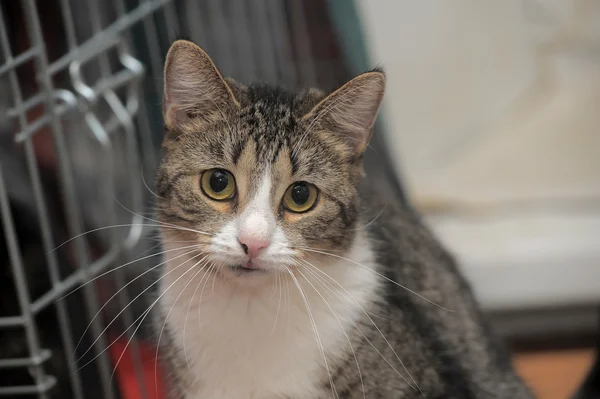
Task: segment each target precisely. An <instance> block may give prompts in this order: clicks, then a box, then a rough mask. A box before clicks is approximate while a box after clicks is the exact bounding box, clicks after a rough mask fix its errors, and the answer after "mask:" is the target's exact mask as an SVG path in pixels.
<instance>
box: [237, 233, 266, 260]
mask: <svg viewBox="0 0 600 399" xmlns="http://www.w3.org/2000/svg"><path fill="white" fill-rule="evenodd" d="M239 241H240V244H241V245H242V249H243V250H244V252H245V253H247V254H248V255H250V257H251V258H256V257H257V256H258V253H259V252H260V250H261V249H263V248H266V247H268V246H269V244H270V242H269V240H265V239H261V238H248V237H240V238H239Z"/></svg>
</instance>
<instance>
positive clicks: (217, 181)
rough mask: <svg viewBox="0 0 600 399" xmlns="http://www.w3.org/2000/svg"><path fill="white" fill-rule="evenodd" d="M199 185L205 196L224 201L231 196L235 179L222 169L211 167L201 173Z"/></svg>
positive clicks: (233, 191) (233, 192)
mask: <svg viewBox="0 0 600 399" xmlns="http://www.w3.org/2000/svg"><path fill="white" fill-rule="evenodd" d="M200 187H201V188H202V192H203V193H204V194H205V195H206V196H207V197H209V198H212V199H214V200H216V201H224V200H226V199H230V198H233V196H234V194H235V179H234V178H233V175H232V174H231V173H229V172H228V171H226V170H224V169H211V170H207V171H205V172H204V173H202V177H201V179H200Z"/></svg>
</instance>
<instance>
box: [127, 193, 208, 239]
mask: <svg viewBox="0 0 600 399" xmlns="http://www.w3.org/2000/svg"><path fill="white" fill-rule="evenodd" d="M115 201H116V202H117V204H119V205H120V206H121V207H122V208H123V209H125V210H126V211H127V212H129V213H131V214H132V215H134V216H137V217H140V218H142V219H144V220H148V221H150V222H153V223H157V224H160V225H163V226H169V227H175V228H178V229H180V230H181V229H184V230H188V231H191V232H194V233H196V234H203V235H208V236H213V234H210V233H207V232H205V231H199V230H194V229H190V228H187V227H182V226H178V225H176V224H173V223H167V222H161V221H160V220H156V219H152V218H149V217H147V216H144V215H140V214H137V213H135V212H133V211H132V210H131V209H128V208H127V207H126V206H125V205H123V204H122V203H120V202H119V200H117V199H116V198H115Z"/></svg>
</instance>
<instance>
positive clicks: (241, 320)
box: [161, 234, 377, 398]
mask: <svg viewBox="0 0 600 399" xmlns="http://www.w3.org/2000/svg"><path fill="white" fill-rule="evenodd" d="M321 258H326V259H328V258H331V259H330V260H331V261H330V262H329V263H327V264H320V265H316V264H313V266H314V267H311V266H308V264H307V265H306V267H305V268H298V269H296V270H295V271H294V272H293V276H294V277H292V276H290V275H289V274H287V273H281V274H280V275H279V276H278V277H274V278H273V279H272V281H271V282H270V283H269V284H264V285H261V286H252V287H244V286H240V285H237V284H235V283H232V282H231V281H227V280H225V279H223V278H222V277H219V276H215V275H214V274H213V273H211V272H210V271H201V272H199V273H197V274H196V275H193V274H192V273H188V274H189V277H186V274H184V273H186V272H185V270H181V271H178V270H176V268H177V266H178V265H179V264H180V263H181V260H180V259H177V260H174V259H172V260H170V261H169V262H170V263H169V265H168V266H169V267H168V268H167V270H168V271H171V272H170V273H169V272H168V271H167V273H168V274H166V275H165V276H164V277H163V281H161V287H162V288H161V294H162V295H163V297H162V299H161V311H162V313H163V316H164V319H163V320H165V323H166V325H167V326H168V331H169V334H171V335H173V336H172V337H171V338H172V339H171V340H170V341H171V342H174V345H175V346H176V348H173V349H174V350H175V351H177V352H178V353H179V354H181V355H183V356H184V358H185V359H184V360H183V361H184V362H186V363H187V362H189V364H190V370H191V372H192V373H191V374H192V376H191V378H192V379H195V378H197V380H196V384H195V385H194V386H195V387H194V388H192V389H194V390H195V391H194V392H198V393H200V392H202V394H203V395H206V396H207V397H209V395H214V396H213V397H221V396H223V395H226V397H231V398H236V397H250V396H251V395H249V394H251V393H253V392H254V393H258V392H256V391H254V389H259V388H258V387H261V388H260V389H261V390H264V389H267V390H270V393H273V394H283V393H286V394H287V393H289V394H290V396H293V395H292V394H293V392H294V390H296V389H297V390H298V392H303V394H306V384H309V383H314V381H315V378H314V373H324V372H325V369H324V362H323V352H325V353H326V354H327V358H328V359H329V364H330V365H331V364H332V363H333V362H334V360H335V359H334V358H335V354H336V353H340V352H343V351H340V348H341V346H343V345H345V346H347V345H348V337H347V336H346V331H355V328H354V323H355V322H356V320H357V319H358V318H359V317H361V315H362V314H363V312H364V310H366V308H368V306H369V305H368V304H369V302H370V300H371V298H372V296H373V295H375V291H376V285H377V283H376V280H377V278H376V275H375V273H374V271H373V269H374V268H375V267H376V265H375V261H374V255H373V252H372V249H371V246H370V242H369V240H368V239H367V238H366V237H365V236H364V235H362V234H359V235H358V236H357V239H356V240H355V242H354V245H353V247H352V248H351V250H350V251H348V252H347V253H345V254H344V255H343V258H342V257H341V255H335V256H322V257H321ZM309 262H310V261H309ZM311 263H312V262H311ZM179 269H186V268H183V267H180V268H179ZM177 279H179V280H177ZM307 309H309V310H307ZM167 315H168V316H167ZM313 321H314V324H313ZM315 327H316V330H317V331H318V337H317V336H316V334H315ZM321 350H322V351H323V352H321ZM200 370H202V371H200ZM311 376H312V377H311ZM234 387H235V388H234ZM263 393H269V392H263ZM244 395H245V396H244ZM199 397H204V396H199Z"/></svg>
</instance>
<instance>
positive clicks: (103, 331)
mask: <svg viewBox="0 0 600 399" xmlns="http://www.w3.org/2000/svg"><path fill="white" fill-rule="evenodd" d="M199 255H201V254H199ZM199 255H197V256H199ZM194 258H195V257H192V258H191V259H194ZM191 259H188V260H186V261H184V262H182V263H181V264H180V265H179V266H177V267H175V268H173V270H170V271H169V272H167V273H165V274H163V275H162V276H161V277H160V278H158V279H157V280H156V281H155V282H153V283H152V284H150V285H149V286H148V287H146V288H145V289H144V290H143V291H142V292H140V293H139V294H138V295H137V296H136V297H135V298H133V299H132V300H131V301H129V304H127V306H125V307H124V308H123V309H121V310H120V311H119V313H117V315H116V316H115V317H114V318H113V319H112V320H111V321H110V323H108V324H107V325H106V327H105V328H104V330H102V332H101V333H100V335H98V337H97V338H96V339H95V340H94V342H92V344H91V345H90V347H89V348H88V349H87V350H86V351H85V352H84V353H83V354H82V355H81V356H79V358H77V360H75V363H77V362H79V361H80V360H81V359H82V358H83V357H84V356H85V355H86V354H87V353H88V352H89V351H90V350H91V349H92V348H93V347H94V345H95V344H96V342H98V340H99V339H100V337H101V336H102V335H103V334H104V333H105V332H106V331H107V330H108V329H109V328H110V326H111V325H112V324H113V323H114V322H115V321H116V320H117V319H118V317H119V316H120V315H122V314H123V312H125V310H126V309H127V308H128V307H129V305H131V304H132V303H133V302H134V301H135V300H137V299H138V298H139V297H141V296H142V295H143V294H144V293H146V292H147V291H148V290H149V289H150V288H152V287H153V286H154V285H156V284H157V283H158V282H159V281H160V280H162V279H163V278H164V277H166V276H167V275H168V274H169V273H171V272H173V271H175V270H176V269H178V268H180V267H182V266H183V265H185V264H186V263H187V262H189V261H190V260H191Z"/></svg>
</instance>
